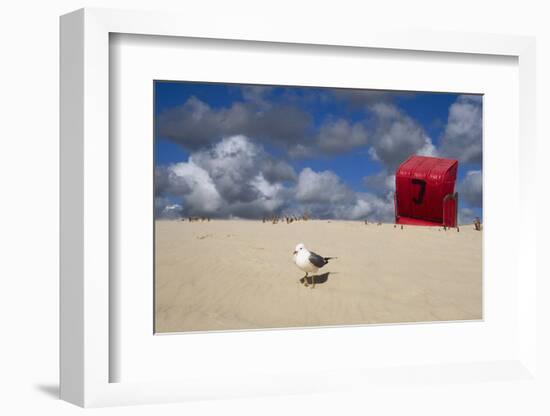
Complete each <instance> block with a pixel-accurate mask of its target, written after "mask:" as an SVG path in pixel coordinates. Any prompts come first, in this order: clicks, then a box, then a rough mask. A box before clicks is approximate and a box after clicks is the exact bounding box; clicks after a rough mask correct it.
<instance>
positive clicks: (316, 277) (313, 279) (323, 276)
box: [300, 272, 335, 285]
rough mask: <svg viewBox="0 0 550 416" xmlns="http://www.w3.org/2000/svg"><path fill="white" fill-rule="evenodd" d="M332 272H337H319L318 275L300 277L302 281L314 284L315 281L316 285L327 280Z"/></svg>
mask: <svg viewBox="0 0 550 416" xmlns="http://www.w3.org/2000/svg"><path fill="white" fill-rule="evenodd" d="M330 274H335V272H327V273H323V274H317V275H313V276H308V277H307V278H306V277H302V278H301V279H300V283H304V282H307V283H308V284H310V285H311V284H313V283H315V284H316V285H318V284H323V283H326V282H327V280H328V276H329V275H330Z"/></svg>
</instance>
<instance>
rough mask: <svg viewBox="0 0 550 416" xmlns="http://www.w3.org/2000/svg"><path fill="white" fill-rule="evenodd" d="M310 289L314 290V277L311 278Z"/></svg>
mask: <svg viewBox="0 0 550 416" xmlns="http://www.w3.org/2000/svg"><path fill="white" fill-rule="evenodd" d="M311 288H312V289H315V276H311Z"/></svg>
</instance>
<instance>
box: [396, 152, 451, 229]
mask: <svg viewBox="0 0 550 416" xmlns="http://www.w3.org/2000/svg"><path fill="white" fill-rule="evenodd" d="M457 169H458V161H456V160H453V159H443V158H438V157H428V156H416V155H414V156H410V157H409V158H408V159H407V160H405V161H404V162H403V163H401V165H400V166H399V167H398V168H397V171H396V173H395V221H396V223H397V224H414V225H446V226H449V227H455V226H456V216H457V208H458V199H457V198H458V195H457V194H455V192H454V188H455V182H456V174H457Z"/></svg>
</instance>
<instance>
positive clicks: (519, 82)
mask: <svg viewBox="0 0 550 416" xmlns="http://www.w3.org/2000/svg"><path fill="white" fill-rule="evenodd" d="M182 22H185V24H183V23H182ZM534 51H535V49H534V40H533V39H531V38H523V37H516V36H505V35H502V36H500V35H499V36H496V35H495V36H493V35H481V34H450V33H440V34H437V36H434V35H433V34H430V35H429V36H428V35H427V34H426V33H422V32H417V33H415V32H412V33H407V34H406V35H405V34H402V33H393V32H392V33H384V32H379V31H376V30H372V31H365V33H364V34H362V35H361V37H357V36H356V35H350V34H347V33H338V34H336V33H330V34H327V32H325V31H323V30H321V29H319V31H318V32H315V31H311V32H308V34H307V35H305V34H303V33H301V32H299V31H297V30H296V31H293V30H288V31H284V32H283V31H281V30H279V29H277V28H276V27H270V26H269V25H267V26H265V27H263V28H262V29H261V30H259V29H258V28H255V29H254V28H251V31H250V32H247V36H246V37H244V36H242V35H241V34H235V33H234V32H232V30H231V27H230V25H229V24H228V25H227V26H223V25H219V26H216V27H215V28H214V27H213V28H205V27H204V26H201V25H200V24H199V23H197V22H193V21H192V19H190V18H189V17H182V16H175V15H169V14H163V13H144V12H128V11H124V12H123V11H113V10H96V9H92V10H90V9H84V10H79V11H76V12H73V13H71V14H69V15H66V16H63V17H62V18H61V83H62V86H61V113H62V119H61V252H62V258H61V396H62V398H63V399H65V400H67V401H70V402H72V403H75V404H78V405H80V406H105V405H116V404H138V403H155V402H166V401H185V400H193V399H197V398H202V399H204V398H223V397H253V396H258V395H271V394H286V393H292V394H296V393H308V392H324V391H327V392H329V391H345V390H350V389H353V390H356V389H360V388H366V386H368V388H369V389H371V390H373V389H374V390H376V389H383V388H387V385H388V383H396V384H401V385H403V384H405V385H407V384H410V383H426V385H430V384H433V381H434V379H436V380H437V382H438V383H445V382H454V381H457V380H460V381H461V382H463V381H466V382H468V383H480V382H481V381H487V380H491V381H510V382H514V381H517V382H521V381H525V380H533V379H534V377H535V374H536V362H535V348H536V326H535V322H536V319H535V318H536V303H535V302H534V301H533V300H534V297H535V283H536V270H535V266H534V257H533V256H535V252H536V245H535V235H534V232H533V230H534V229H535V227H534V224H536V219H535V218H534V217H533V215H531V212H532V211H533V207H534V206H536V201H534V200H533V199H532V198H527V197H526V195H534V193H532V187H533V183H532V181H531V179H530V178H531V177H532V175H533V170H534V166H535V165H534V161H535V154H534V150H533V149H534V148H533V143H534V140H535V137H534V130H533V126H534V124H535V123H534V117H535V114H536V112H535V111H534V110H535V99H534V92H535V78H534V59H535V55H534V53H535V52H534ZM518 149H519V152H518ZM510 218H518V219H519V220H518V221H510ZM367 352H368V353H367ZM361 386H362V387H361ZM384 386H386V387H384Z"/></svg>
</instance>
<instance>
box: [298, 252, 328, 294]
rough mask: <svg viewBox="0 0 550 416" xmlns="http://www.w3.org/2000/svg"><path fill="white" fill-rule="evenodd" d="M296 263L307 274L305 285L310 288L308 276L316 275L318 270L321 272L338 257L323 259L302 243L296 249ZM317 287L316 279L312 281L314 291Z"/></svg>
mask: <svg viewBox="0 0 550 416" xmlns="http://www.w3.org/2000/svg"><path fill="white" fill-rule="evenodd" d="M293 255H294V263H296V266H297V267H298V268H299V269H301V270H302V271H304V272H306V275H305V276H304V277H303V278H302V279H304V282H305V283H304V284H305V285H306V286H308V283H307V275H308V274H309V273H315V272H316V271H317V270H319V269H320V268H321V267H323V266H324V265H325V264H327V263H328V261H329V260H330V259H335V258H336V257H322V256H320V255H318V254H316V253H314V252H313V251H309V250H308V249H307V248H306V246H304V245H303V244H302V243H300V244H298V245H297V246H296V249H294V253H293ZM314 287H315V279H312V286H311V288H312V289H313V288H314Z"/></svg>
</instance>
